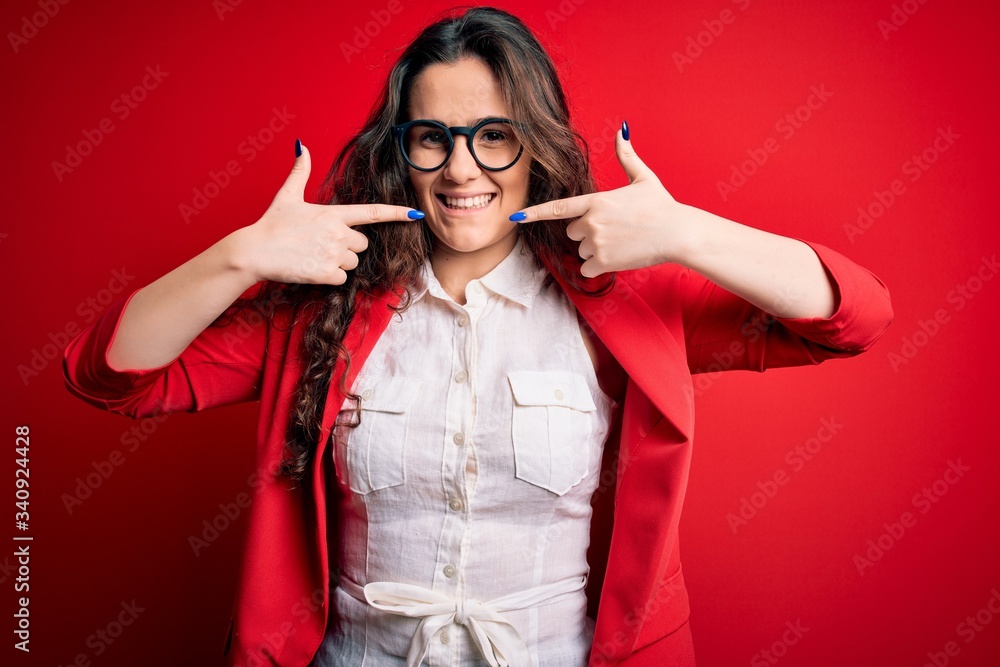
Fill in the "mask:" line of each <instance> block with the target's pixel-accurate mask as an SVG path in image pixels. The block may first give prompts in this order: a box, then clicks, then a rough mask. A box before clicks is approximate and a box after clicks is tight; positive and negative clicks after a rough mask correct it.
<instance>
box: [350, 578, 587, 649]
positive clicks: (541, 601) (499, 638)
mask: <svg viewBox="0 0 1000 667" xmlns="http://www.w3.org/2000/svg"><path fill="white" fill-rule="evenodd" d="M586 584H587V578H586V577H585V576H577V577H571V578H568V579H560V580H559V581H555V582H552V583H550V584H544V585H542V586H536V587H534V588H529V589H527V590H524V591H518V592H516V593H510V594H508V595H504V596H501V597H498V598H495V599H493V600H490V601H489V602H480V601H479V600H467V599H465V598H455V597H453V596H450V595H447V594H445V593H441V592H439V591H433V590H431V589H429V588H424V587H423V586H415V585H413V584H400V583H395V582H391V581H379V582H374V583H370V584H368V585H366V586H365V587H364V588H362V587H361V586H360V585H359V584H358V583H356V582H354V581H351V580H350V579H348V578H347V577H342V578H341V580H340V586H341V587H342V588H343V589H344V590H345V591H346V592H347V593H349V594H350V595H351V596H352V597H354V598H356V599H358V600H360V601H362V602H367V603H368V604H370V605H371V606H372V607H375V608H376V609H380V610H382V611H384V612H388V613H390V614H397V615H399V616H408V617H410V618H420V619H423V620H421V621H420V625H419V626H418V627H417V632H416V633H415V634H414V635H413V640H412V641H411V642H410V650H409V652H408V653H407V654H406V667H419V665H420V663H421V662H423V660H424V658H425V657H427V652H428V650H429V649H430V643H431V639H432V638H433V637H434V635H435V633H437V631H438V630H440V629H441V628H443V627H445V626H446V625H449V624H451V623H457V624H458V625H462V626H465V627H466V628H468V629H469V632H470V633H471V635H472V640H473V641H474V642H475V644H476V646H477V647H478V648H479V651H480V653H482V655H483V658H484V659H485V660H486V662H488V663H489V664H490V667H510V666H511V665H514V666H516V667H523V666H524V665H530V664H531V652H530V651H529V650H528V647H527V645H526V644H525V643H524V640H523V639H521V636H520V635H519V634H518V633H517V630H516V629H514V626H513V625H511V624H510V623H509V622H508V621H507V620H506V619H504V618H503V616H501V615H500V614H501V612H505V611H514V610H518V609H526V608H529V607H534V606H540V605H545V604H551V603H553V602H556V601H558V600H559V599H560V598H561V597H563V596H565V595H568V594H570V593H574V592H576V591H578V590H580V589H581V588H583V587H584V586H586Z"/></svg>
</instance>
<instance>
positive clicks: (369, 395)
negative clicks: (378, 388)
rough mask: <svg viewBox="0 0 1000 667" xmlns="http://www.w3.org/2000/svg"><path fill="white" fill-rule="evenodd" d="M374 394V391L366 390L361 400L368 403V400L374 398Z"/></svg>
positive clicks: (362, 393)
mask: <svg viewBox="0 0 1000 667" xmlns="http://www.w3.org/2000/svg"><path fill="white" fill-rule="evenodd" d="M374 394H375V392H374V391H372V390H371V389H365V390H364V391H363V392H361V398H363V399H364V400H366V401H367V400H368V399H370V398H371V397H372V396H373V395H374Z"/></svg>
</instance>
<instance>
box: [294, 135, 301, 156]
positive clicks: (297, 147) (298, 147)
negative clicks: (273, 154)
mask: <svg viewBox="0 0 1000 667" xmlns="http://www.w3.org/2000/svg"><path fill="white" fill-rule="evenodd" d="M301 156H302V142H301V141H299V140H298V139H296V140H295V157H301Z"/></svg>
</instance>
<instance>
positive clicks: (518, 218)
mask: <svg viewBox="0 0 1000 667" xmlns="http://www.w3.org/2000/svg"><path fill="white" fill-rule="evenodd" d="M527 218H528V216H527V215H526V214H525V213H524V211H518V212H517V213H515V214H514V215H512V216H510V221H511V222H524V221H525V220H526V219H527Z"/></svg>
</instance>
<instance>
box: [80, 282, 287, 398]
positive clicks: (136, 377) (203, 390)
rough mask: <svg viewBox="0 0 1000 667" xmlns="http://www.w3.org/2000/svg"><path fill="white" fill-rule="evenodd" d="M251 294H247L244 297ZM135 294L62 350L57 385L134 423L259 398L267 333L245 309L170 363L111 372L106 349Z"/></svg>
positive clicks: (258, 317)
mask: <svg viewBox="0 0 1000 667" xmlns="http://www.w3.org/2000/svg"><path fill="white" fill-rule="evenodd" d="M257 289H258V286H255V287H252V288H250V290H248V291H247V292H245V293H244V295H243V297H248V296H251V295H252V294H253V293H254V292H255V291H256V290H257ZM138 291H139V290H135V291H133V292H132V293H131V294H129V295H128V296H127V297H125V298H123V299H121V300H119V301H117V302H116V303H114V304H112V305H111V306H110V307H109V308H108V309H107V310H106V311H105V312H104V313H103V314H102V315H101V316H100V317H99V318H98V319H97V320H95V321H94V322H93V323H92V324H91V325H90V326H88V327H87V328H86V329H84V330H83V331H82V332H81V333H80V334H79V335H77V336H76V337H75V338H74V339H73V340H71V341H70V342H69V344H68V345H67V346H66V349H65V350H64V352H63V379H64V380H65V382H66V387H67V389H68V390H69V392H70V393H71V394H73V395H74V396H76V397H78V398H80V399H82V400H83V401H85V402H87V403H89V404H91V405H94V406H96V407H98V408H102V409H104V410H109V411H111V412H116V413H119V414H123V415H127V416H129V417H133V418H139V417H148V416H152V415H156V414H162V413H170V412H180V411H187V412H196V411H198V410H205V409H207V408H211V407H216V406H220V405H228V404H233V403H239V402H243V401H253V400H259V398H260V387H261V378H262V376H263V364H264V356H265V350H266V346H267V335H268V332H267V328H268V327H267V317H265V316H264V314H263V313H260V312H256V313H254V312H250V313H247V312H246V311H244V312H243V313H241V314H238V315H236V316H234V317H228V318H227V319H228V322H227V323H225V324H222V322H224V321H225V320H223V318H222V316H220V318H217V319H216V321H215V322H213V324H212V325H211V326H209V327H208V328H206V329H205V330H204V331H203V332H202V333H200V334H199V335H198V336H197V337H196V338H195V339H194V340H193V341H192V342H191V343H190V344H189V345H188V347H187V348H186V349H185V350H184V351H183V352H182V353H181V354H180V355H179V356H178V357H177V358H176V359H174V360H173V361H171V362H169V363H167V364H164V365H163V366H160V367H159V368H151V369H143V370H123V369H118V370H116V369H114V368H112V367H111V366H110V364H109V363H108V358H107V353H108V349H109V348H110V347H111V344H112V342H113V341H114V338H115V334H116V333H117V331H118V326H119V325H120V323H121V317H122V314H123V313H124V310H125V307H126V306H127V305H128V303H129V301H131V300H132V297H133V296H135V294H136V293H137V292H138Z"/></svg>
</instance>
